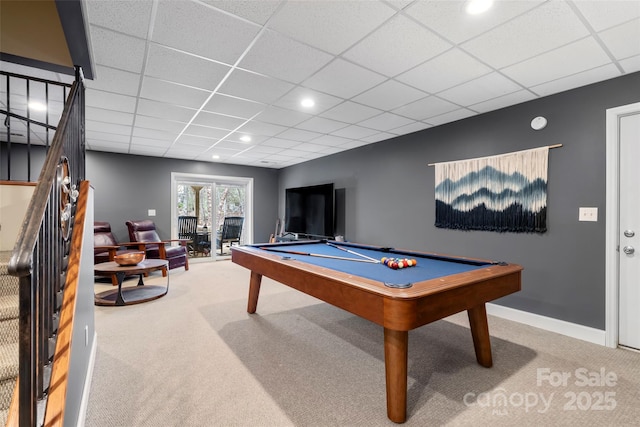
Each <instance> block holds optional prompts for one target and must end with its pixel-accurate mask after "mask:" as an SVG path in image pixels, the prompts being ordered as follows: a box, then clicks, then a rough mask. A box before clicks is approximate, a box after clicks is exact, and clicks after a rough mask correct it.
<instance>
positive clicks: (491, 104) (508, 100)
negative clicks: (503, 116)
mask: <svg viewBox="0 0 640 427" xmlns="http://www.w3.org/2000/svg"><path fill="white" fill-rule="evenodd" d="M535 98H536V96H535V95H534V94H532V93H531V92H530V91H528V90H519V91H517V92H513V93H509V94H506V95H504V96H499V97H497V98H493V99H490V100H489V101H485V102H479V103H477V104H473V105H471V106H469V109H471V110H473V111H477V112H479V113H486V112H487V111H493V110H498V109H500V108H503V107H508V106H510V105H516V104H520V103H522V102H525V101H530V100H532V99H535Z"/></svg>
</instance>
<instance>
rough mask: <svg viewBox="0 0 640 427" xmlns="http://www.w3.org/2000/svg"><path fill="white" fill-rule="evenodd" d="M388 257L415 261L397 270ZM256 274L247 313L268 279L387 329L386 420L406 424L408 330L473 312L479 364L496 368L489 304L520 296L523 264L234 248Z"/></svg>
mask: <svg viewBox="0 0 640 427" xmlns="http://www.w3.org/2000/svg"><path fill="white" fill-rule="evenodd" d="M382 257H387V258H389V257H393V258H401V259H402V258H407V259H415V260H416V261H417V265H416V266H412V267H406V268H400V269H397V270H394V269H392V268H390V267H388V266H386V265H384V264H382V263H379V262H375V261H374V260H380V259H381V258H382ZM231 259H232V261H233V262H234V263H236V264H238V265H241V266H243V267H245V268H247V269H249V270H251V278H250V283H249V299H248V306H247V311H248V312H249V313H255V311H256V308H257V305H258V295H259V293H260V283H261V280H262V276H266V277H269V278H271V279H273V280H276V281H278V282H280V283H283V284H285V285H287V286H290V287H292V288H294V289H297V290H299V291H301V292H304V293H306V294H308V295H311V296H314V297H316V298H318V299H320V300H322V301H325V302H327V303H329V304H332V305H334V306H336V307H340V308H342V309H344V310H347V311H349V312H351V313H353V314H355V315H358V316H361V317H363V318H365V319H368V320H370V321H372V322H374V323H377V324H378V325H381V326H382V327H383V328H384V359H385V374H386V392H387V416H388V417H389V419H390V420H392V421H394V422H396V423H403V422H405V421H406V407H407V349H408V331H409V330H411V329H414V328H417V327H420V326H422V325H425V324H427V323H430V322H433V321H436V320H439V319H442V318H444V317H446V316H449V315H452V314H455V313H458V312H460V311H463V310H467V313H468V316H469V323H470V327H471V336H472V338H473V345H474V348H475V353H476V360H477V361H478V363H479V364H480V365H482V366H484V367H487V368H488V367H491V365H492V358H491V343H490V340H489V327H488V324H487V313H486V309H485V303H486V302H488V301H492V300H495V299H497V298H500V297H503V296H505V295H508V294H511V293H513V292H517V291H519V290H520V286H521V283H520V282H521V271H522V267H521V266H519V265H517V264H509V263H505V262H495V261H490V260H482V259H471V258H461V257H454V256H447V255H441V254H435V253H424V252H416V251H407V250H399V249H393V248H384V247H377V246H370V245H362V244H355V243H348V242H336V241H331V240H314V241H297V242H287V243H265V244H260V245H247V246H239V247H233V248H232V255H231Z"/></svg>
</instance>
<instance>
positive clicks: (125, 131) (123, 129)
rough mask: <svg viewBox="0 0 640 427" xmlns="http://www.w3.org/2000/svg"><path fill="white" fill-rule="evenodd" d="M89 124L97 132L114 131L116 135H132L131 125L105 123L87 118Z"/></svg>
mask: <svg viewBox="0 0 640 427" xmlns="http://www.w3.org/2000/svg"><path fill="white" fill-rule="evenodd" d="M86 124H87V126H91V129H93V130H95V131H96V132H104V133H113V134H116V135H125V136H128V135H131V126H125V125H118V124H115V123H105V122H98V121H93V120H86Z"/></svg>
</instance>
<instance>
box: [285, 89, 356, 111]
mask: <svg viewBox="0 0 640 427" xmlns="http://www.w3.org/2000/svg"><path fill="white" fill-rule="evenodd" d="M306 98H311V99H313V101H314V102H315V104H314V105H313V107H303V106H302V105H301V102H302V100H303V99H306ZM342 101H343V99H342V98H337V97H335V96H331V95H327V94H326V93H322V92H318V91H315V90H312V89H308V88H306V87H296V88H295V89H293V90H292V91H291V92H289V93H287V94H286V95H284V96H283V97H282V98H280V99H279V100H278V101H276V103H275V105H277V106H279V107H283V108H288V109H289V110H294V111H300V112H302V113H305V114H319V113H322V112H323V111H325V110H328V109H329V108H332V107H334V106H336V105H338V104H339V103H341V102H342Z"/></svg>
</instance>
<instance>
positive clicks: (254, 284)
mask: <svg viewBox="0 0 640 427" xmlns="http://www.w3.org/2000/svg"><path fill="white" fill-rule="evenodd" d="M260 283H262V274H258V273H255V272H253V271H252V272H251V279H250V280H249V302H248V304H247V312H248V313H255V312H256V309H257V308H258V295H259V294H260Z"/></svg>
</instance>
